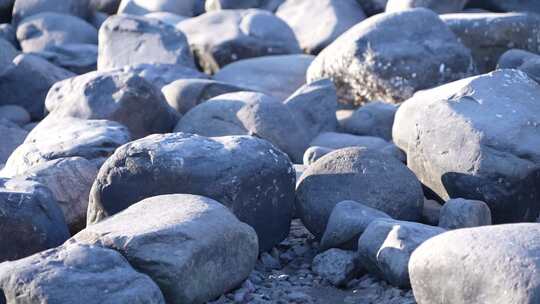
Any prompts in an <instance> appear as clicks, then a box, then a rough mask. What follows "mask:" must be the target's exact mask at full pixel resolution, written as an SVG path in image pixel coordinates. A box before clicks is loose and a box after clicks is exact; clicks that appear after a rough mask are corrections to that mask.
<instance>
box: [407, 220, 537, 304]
mask: <svg viewBox="0 0 540 304" xmlns="http://www.w3.org/2000/svg"><path fill="white" fill-rule="evenodd" d="M539 272H540V224H538V223H527V224H526V223H523V224H510V225H496V226H485V227H477V228H466V229H457V230H452V231H449V232H446V233H443V234H441V235H438V236H435V237H434V238H432V239H429V240H428V241H426V242H425V243H423V244H422V245H421V246H420V247H419V248H418V249H416V250H415V251H414V252H413V254H412V256H411V259H410V262H409V274H410V278H411V285H412V289H413V293H414V297H415V299H416V301H417V302H418V304H469V303H516V304H534V303H538V301H540V276H538V273H539Z"/></svg>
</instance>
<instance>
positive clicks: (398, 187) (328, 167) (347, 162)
mask: <svg viewBox="0 0 540 304" xmlns="http://www.w3.org/2000/svg"><path fill="white" fill-rule="evenodd" d="M351 185H354V186H351ZM374 189H377V191H374ZM344 200H354V201H361V202H362V203H365V205H367V206H368V207H372V208H375V209H378V210H380V211H383V212H386V213H387V214H388V215H390V216H391V217H393V218H396V219H402V220H418V219H420V216H421V214H422V204H423V193H422V186H421V185H420V182H419V181H418V180H417V179H416V177H415V176H414V174H413V173H412V172H411V171H410V170H409V169H408V168H407V167H406V166H405V165H404V164H403V163H401V162H400V161H399V160H397V159H396V158H394V157H391V156H388V155H384V154H381V153H379V152H377V151H370V150H366V149H362V148H357V147H354V148H345V149H340V150H337V151H334V152H331V153H329V154H327V155H325V156H323V157H322V158H321V159H319V160H318V161H317V162H315V163H314V164H313V165H311V166H309V167H308V169H307V170H306V171H305V172H304V174H303V175H302V177H301V179H300V181H299V184H298V187H297V189H296V202H297V207H298V208H299V213H300V218H301V219H302V222H303V223H304V224H305V225H306V228H308V230H309V231H310V232H311V233H313V234H314V235H315V236H316V237H317V238H320V237H322V235H323V232H324V231H325V230H326V224H327V222H328V218H329V217H330V214H331V212H332V210H333V209H334V207H335V206H336V204H337V203H339V202H341V201H344Z"/></svg>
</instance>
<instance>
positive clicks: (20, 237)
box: [0, 178, 69, 274]
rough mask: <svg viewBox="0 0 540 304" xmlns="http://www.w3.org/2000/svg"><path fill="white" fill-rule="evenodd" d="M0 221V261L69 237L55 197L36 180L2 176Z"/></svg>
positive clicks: (40, 248)
mask: <svg viewBox="0 0 540 304" xmlns="http://www.w3.org/2000/svg"><path fill="white" fill-rule="evenodd" d="M0 221H1V223H2V225H1V226H0V246H1V247H2V250H1V251H0V262H3V261H6V260H17V259H21V258H24V257H26V256H28V255H31V254H34V253H36V252H39V251H42V250H45V249H49V248H52V247H56V246H59V245H60V244H62V243H63V242H64V241H65V240H67V239H68V238H69V232H68V228H67V225H66V222H65V220H64V216H63V215H62V211H61V210H60V208H59V207H58V204H57V202H56V200H55V199H54V197H53V195H52V193H51V192H50V190H49V189H47V188H46V187H44V186H43V185H40V184H38V183H32V182H22V181H10V180H8V179H3V178H1V179H0ZM0 274H1V271H0Z"/></svg>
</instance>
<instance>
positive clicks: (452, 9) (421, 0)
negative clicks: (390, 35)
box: [386, 0, 469, 14]
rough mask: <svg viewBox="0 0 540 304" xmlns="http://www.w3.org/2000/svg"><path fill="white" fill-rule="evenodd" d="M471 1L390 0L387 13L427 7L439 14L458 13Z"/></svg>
mask: <svg viewBox="0 0 540 304" xmlns="http://www.w3.org/2000/svg"><path fill="white" fill-rule="evenodd" d="M468 1H469V0H388V3H387V5H386V11H387V12H399V11H403V10H408V9H411V8H415V7H425V8H429V9H430V10H432V11H434V12H436V13H437V14H448V13H457V12H460V11H462V10H463V8H464V7H465V4H467V2H468Z"/></svg>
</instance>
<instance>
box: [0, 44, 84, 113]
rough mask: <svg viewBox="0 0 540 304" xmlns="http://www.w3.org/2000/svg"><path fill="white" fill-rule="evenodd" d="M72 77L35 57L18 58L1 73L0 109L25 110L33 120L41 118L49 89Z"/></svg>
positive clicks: (67, 72) (26, 55)
mask: <svg viewBox="0 0 540 304" xmlns="http://www.w3.org/2000/svg"><path fill="white" fill-rule="evenodd" d="M73 76H75V74H73V73H71V72H70V71H67V70H65V69H62V68H60V67H57V66H55V65H53V64H52V63H49V62H48V61H47V60H45V59H42V58H40V57H38V56H34V55H29V54H21V55H18V56H17V57H15V58H14V59H13V62H11V63H10V64H9V65H8V66H6V67H5V69H3V71H1V73H0V96H2V100H0V105H6V104H14V105H18V106H21V107H23V108H25V109H26V110H27V111H28V112H29V113H30V116H31V117H32V119H41V118H43V113H44V103H45V97H46V96H47V92H48V91H49V89H50V88H51V86H52V85H53V84H54V83H56V82H58V81H61V80H64V79H66V78H70V77H73Z"/></svg>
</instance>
